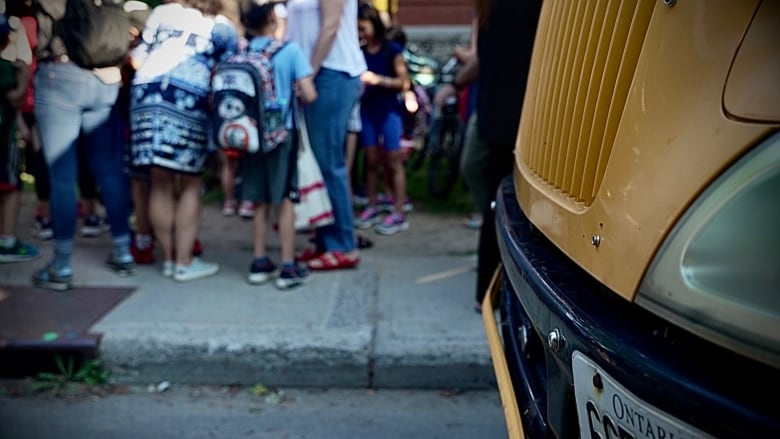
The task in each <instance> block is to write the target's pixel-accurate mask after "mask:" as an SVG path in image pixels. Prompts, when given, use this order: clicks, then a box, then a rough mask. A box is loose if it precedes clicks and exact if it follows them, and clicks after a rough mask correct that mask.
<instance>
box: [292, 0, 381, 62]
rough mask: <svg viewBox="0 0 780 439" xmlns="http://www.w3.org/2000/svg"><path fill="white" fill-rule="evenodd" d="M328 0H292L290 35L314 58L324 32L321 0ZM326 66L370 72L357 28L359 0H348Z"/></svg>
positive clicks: (326, 58)
mask: <svg viewBox="0 0 780 439" xmlns="http://www.w3.org/2000/svg"><path fill="white" fill-rule="evenodd" d="M321 1H327V0H288V1H287V37H288V39H289V40H290V41H295V42H296V43H298V45H299V46H300V47H301V49H302V50H303V53H304V55H306V57H307V58H308V59H311V55H312V53H313V52H314V45H315V44H316V42H317V37H318V35H319V32H320V27H321V23H320V2H321ZM322 67H324V68H327V69H331V70H337V71H340V72H345V73H347V74H348V75H349V76H352V77H356V76H360V74H361V73H363V72H364V71H366V60H365V59H364V58H363V52H361V50H360V42H359V40H358V31H357V0H346V1H345V2H344V10H343V11H342V13H341V20H340V22H339V29H338V32H337V33H336V39H335V40H334V42H333V47H332V48H331V50H330V52H329V53H328V55H327V56H326V57H325V59H324V60H323V61H322Z"/></svg>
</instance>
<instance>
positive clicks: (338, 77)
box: [304, 68, 360, 252]
mask: <svg viewBox="0 0 780 439" xmlns="http://www.w3.org/2000/svg"><path fill="white" fill-rule="evenodd" d="M314 85H315V86H316V87H317V100H316V101H314V102H313V103H311V104H310V105H306V106H305V107H304V117H305V118H306V124H307V126H308V129H309V140H310V142H311V148H312V151H313V152H314V156H315V157H316V158H317V162H318V163H319V165H320V169H321V170H322V177H323V180H325V187H327V189H328V194H329V195H330V200H331V204H333V214H334V216H335V221H334V222H333V224H330V225H327V226H324V227H320V228H318V229H317V233H316V236H317V238H316V239H317V248H318V249H320V250H326V251H340V252H350V251H352V250H355V230H354V224H353V213H352V200H351V197H350V192H349V173H348V170H347V166H346V162H345V158H344V142H345V141H346V136H347V122H348V121H349V115H350V113H351V111H352V107H353V106H354V105H355V103H356V102H357V100H358V97H359V96H360V79H359V78H357V77H351V76H348V75H347V74H346V73H343V72H339V71H336V70H330V69H325V68H323V69H320V71H319V73H318V74H317V76H316V77H315V78H314Z"/></svg>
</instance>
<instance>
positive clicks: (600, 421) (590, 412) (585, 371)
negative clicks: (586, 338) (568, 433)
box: [572, 351, 712, 439]
mask: <svg viewBox="0 0 780 439" xmlns="http://www.w3.org/2000/svg"><path fill="white" fill-rule="evenodd" d="M572 370H573V373H574V395H575V399H576V401H577V415H578V417H579V421H580V436H581V437H583V438H600V439H607V438H619V439H631V438H654V439H688V438H705V437H712V436H710V435H708V434H706V433H704V432H702V431H700V430H698V429H696V428H694V427H692V426H690V425H688V424H686V423H684V422H682V421H680V420H679V419H677V418H675V417H673V416H671V415H669V414H667V413H665V412H663V411H661V410H659V409H657V408H655V407H653V406H651V405H650V404H648V403H646V402H644V401H642V400H641V399H639V398H637V397H636V396H634V395H633V394H632V393H631V392H629V391H628V390H626V388H624V387H623V386H621V385H620V383H618V382H617V381H616V380H615V379H613V378H612V377H610V376H609V375H607V374H606V373H605V372H604V371H602V370H601V369H600V368H599V366H597V365H596V363H594V362H593V361H591V360H590V359H589V358H588V357H586V356H585V355H583V354H582V353H581V352H578V351H575V352H574V355H572ZM599 387H600V389H599Z"/></svg>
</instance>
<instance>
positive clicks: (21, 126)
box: [16, 111, 32, 143]
mask: <svg viewBox="0 0 780 439" xmlns="http://www.w3.org/2000/svg"><path fill="white" fill-rule="evenodd" d="M16 131H18V132H19V136H20V137H21V138H22V140H24V141H25V143H29V142H30V140H32V131H30V127H29V126H27V123H26V122H25V121H24V117H22V113H21V112H19V111H17V112H16Z"/></svg>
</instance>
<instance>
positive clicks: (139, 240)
mask: <svg viewBox="0 0 780 439" xmlns="http://www.w3.org/2000/svg"><path fill="white" fill-rule="evenodd" d="M151 245H152V235H141V234H140V233H139V234H136V235H135V246H136V248H138V249H139V250H146V249H147V248H149V247H150V246H151Z"/></svg>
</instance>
